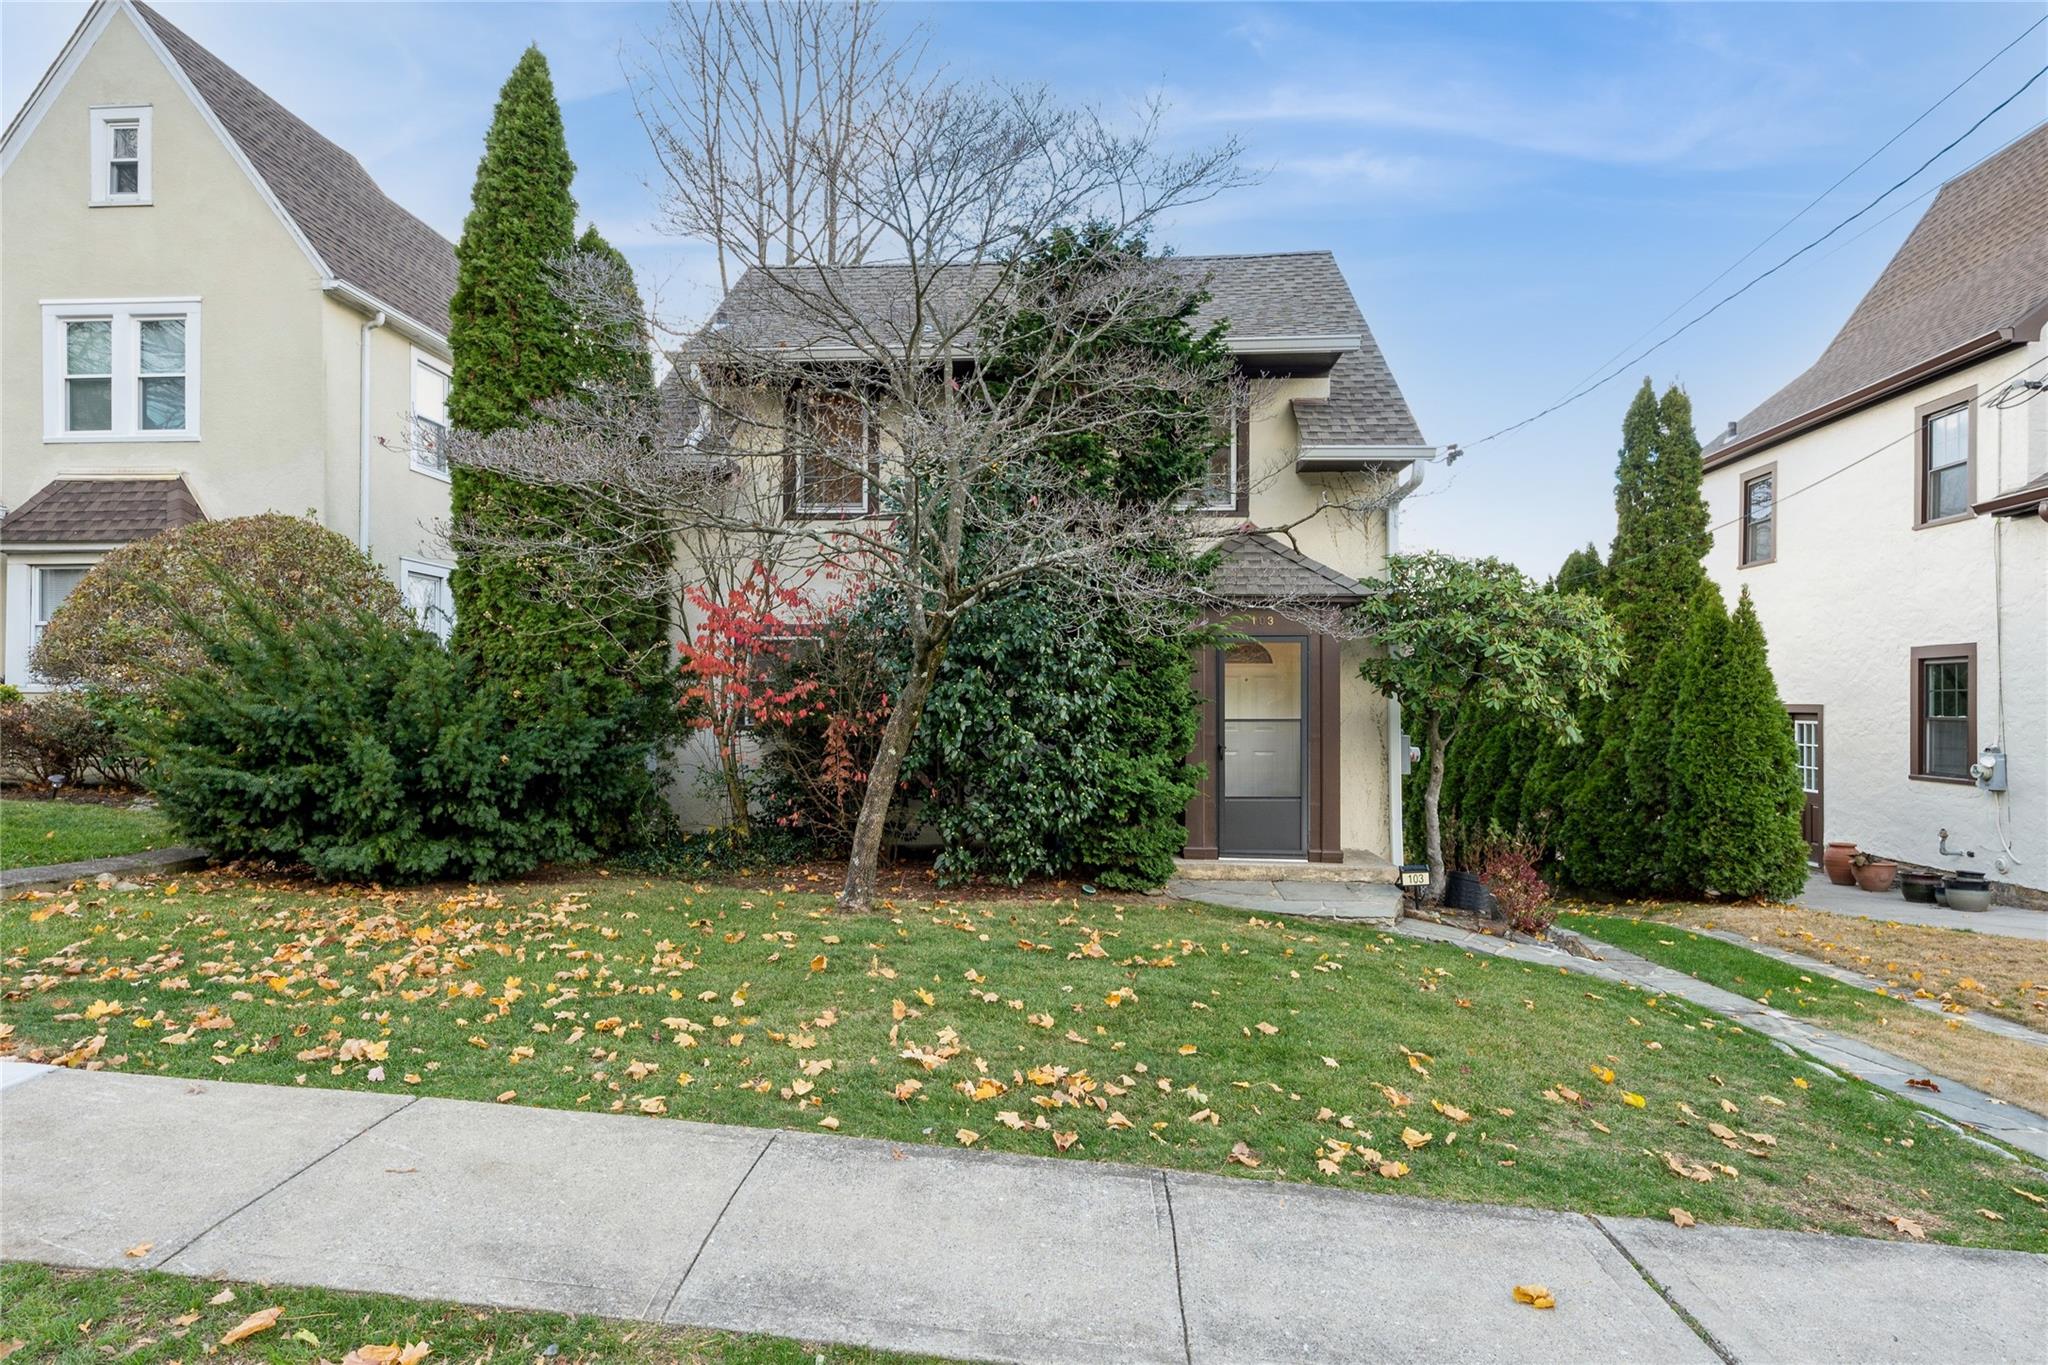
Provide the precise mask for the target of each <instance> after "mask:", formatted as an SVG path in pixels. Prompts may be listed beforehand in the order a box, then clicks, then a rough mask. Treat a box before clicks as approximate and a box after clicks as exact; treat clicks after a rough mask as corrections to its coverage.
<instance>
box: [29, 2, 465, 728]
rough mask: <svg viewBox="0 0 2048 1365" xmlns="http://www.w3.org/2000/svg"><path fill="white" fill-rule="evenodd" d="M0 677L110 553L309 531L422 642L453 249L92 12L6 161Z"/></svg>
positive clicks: (317, 145) (443, 620)
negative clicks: (169, 532)
mask: <svg viewBox="0 0 2048 1365" xmlns="http://www.w3.org/2000/svg"><path fill="white" fill-rule="evenodd" d="M0 237H4V240H5V242H6V251H5V256H4V259H0V508H4V513H0V569H4V576H5V590H4V608H0V635H4V664H0V673H4V677H5V679H6V681H8V682H10V683H14V684H17V685H22V686H27V687H30V688H34V687H37V686H39V683H38V681H37V680H36V679H35V678H34V677H33V676H32V675H31V674H30V672H29V669H28V662H27V661H28V654H29V650H30V648H31V646H32V645H33V643H34V641H35V639H36V637H37V634H38V633H39V631H40V629H41V627H42V625H43V623H44V622H46V621H47V620H48V619H49V616H50V613H51V612H52V611H54V610H55V608H56V606H57V604H58V603H59V602H61V601H62V600H63V597H64V595H65V594H66V593H67V592H68V591H69V590H70V588H71V587H72V586H73V585H74V584H75V583H76V582H77V581H78V579H79V578H80V577H82V576H83V574H84V572H85V570H86V569H87V568H89V567H90V566H91V565H92V564H93V563H95V562H96V561H97V560H98V559H99V558H100V557H101V556H102V555H104V554H105V553H106V552H107V551H108V550H110V549H113V548H114V547H115V546H117V545H120V544H123V543H125V542H127V541H130V540H134V539H137V538H140V537H144V536H148V535H153V534H155V533H157V532H159V531H162V530H165V529H168V528H170V527H173V526H177V525H181V524H184V523H186V522H190V521H193V520H197V519H200V518H204V517H210V518H221V517H232V516H242V515H248V514H252V513H258V512H269V511H276V512H285V513H290V514H293V515H307V514H309V513H310V515H311V516H312V517H313V518H314V519H315V520H317V521H319V522H320V523H321V524H322V525H324V526H327V527H330V528H331V529H333V530H335V531H337V532H339V533H341V534H342V535H345V536H348V537H350V538H352V539H354V540H355V541H356V542H357V543H358V544H359V545H361V546H363V547H364V548H365V549H366V550H367V551H368V552H369V553H370V554H371V555H372V556H374V557H375V559H376V560H377V562H378V563H379V564H381V565H382V566H383V567H384V568H385V569H386V570H387V571H388V572H389V573H390V574H391V576H392V577H393V579H394V580H395V581H396V582H397V583H398V584H399V585H400V587H401V589H402V590H404V591H405V592H406V594H407V595H408V597H409V598H410V600H411V601H412V602H413V603H414V606H415V610H416V611H418V612H419V613H420V614H421V616H422V619H423V620H425V621H427V622H428V623H429V624H431V625H433V626H435V627H437V628H441V629H445V628H446V626H447V625H448V624H449V623H450V622H451V621H452V616H451V615H450V613H451V612H452V600H451V599H450V598H449V596H448V585H447V577H448V572H449V569H450V567H451V562H452V561H451V557H450V555H449V553H448V550H447V548H446V546H445V545H443V544H441V543H440V540H439V534H440V533H439V531H438V530H437V527H438V525H439V524H440V523H441V522H443V521H445V519H446V517H447V514H448V487H449V485H448V476H447V470H446V465H445V462H444V461H443V460H442V458H441V456H440V454H439V452H438V451H437V450H436V448H435V444H436V443H435V442H434V440H433V439H432V432H433V429H434V428H433V425H432V424H433V423H438V422H443V421H445V418H446V402H447V392H448V375H449V365H448V359H449V356H448V340H447V335H448V303H449V299H450V297H451V295H452V294H453V292H454V287H455V252H454V248H453V247H452V246H451V245H450V244H449V243H448V242H447V240H446V239H444V238H443V237H441V236H440V234H438V233H436V232H435V231H434V230H433V229H432V228H430V227H428V226H427V225H426V224H425V223H423V222H421V221H420V220H419V219H418V218H416V217H414V216H413V215H412V214H410V213H408V212H406V211H405V210H404V209H403V208H401V207H399V206H398V205H397V204H395V203H393V202H392V201H391V200H390V199H389V198H388V197H386V196H385V195H384V193H383V192H382V191H381V190H379V189H378V188H377V185H376V184H375V182H374V181H372V180H371V179H370V177H369V175H368V174H367V173H365V172H364V170H363V168H362V166H361V165H360V164H359V163H358V162H357V161H356V159H355V158H354V157H352V156H350V155H349V154H348V153H347V152H345V151H343V150H342V149H341V148H339V147H337V146H335V145H334V144H333V143H332V142H330V141H329V140H328V139H326V138H325V137H322V136H321V135H320V134H319V133H318V132H317V131H315V130H314V129H313V128H311V127H309V126H308V125H307V124H306V123H305V122H303V121H302V120H300V119H299V118H297V117H295V116H294V115H293V114H292V113H291V112H290V111H288V110H287V109H285V108H284V107H283V106H282V105H281V104H279V103H278V102H277V101H276V100H274V99H272V98H271V97H270V96H268V95H266V94H265V93H263V91H261V90H260V89H258V88H257V87H256V86H255V85H254V84H252V83H251V82H250V81H249V80H247V79H246V78H245V77H243V76H242V75H240V74H239V73H237V72H235V71H233V70H231V69H229V68H228V67H227V66H226V65H225V64H224V63H222V62H221V61H220V60H219V59H218V58H217V57H215V56H214V55H213V54H212V53H210V52H208V51H207V50H206V49H205V48H203V47H201V46H200V45H199V44H198V43H196V42H194V41H193V40H192V39H191V38H190V37H189V36H188V35H186V34H185V33H183V32H182V31H180V30H179V29H178V28H176V27H175V26H174V25H172V24H170V23H169V22H168V21H166V20H165V19H164V18H163V16H161V15H160V14H158V13H156V12H155V11H154V10H152V9H151V8H149V7H148V6H147V5H143V4H136V3H132V0H101V2H100V3H96V4H94V5H93V6H92V7H91V9H90V10H89V11H88V12H87V13H86V16H85V18H84V20H83V21H82V22H81V23H80V24H79V26H78V28H77V30H76V31H75V32H74V33H73V34H72V35H71V38H70V40H69V41H68V42H67V43H66V44H65V46H64V48H63V50H62V52H61V53H60V54H59V55H58V57H57V60H56V62H55V63H54V64H53V65H52V66H51V67H50V69H49V71H48V72H47V73H46V74H45V75H44V76H43V79H42V81H41V82H40V83H39V84H38V85H37V86H36V88H35V90H34V91H33V92H32V93H31V95H30V96H29V99H28V101H27V103H26V104H24V105H23V107H22V109H21V111H20V113H19V114H18V115H17V116H16V118H15V119H14V121H13V122H12V123H11V124H10V125H9V126H8V127H7V130H6V133H5V136H4V140H0Z"/></svg>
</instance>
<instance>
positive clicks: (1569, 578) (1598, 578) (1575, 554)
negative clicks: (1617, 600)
mask: <svg viewBox="0 0 2048 1365" xmlns="http://www.w3.org/2000/svg"><path fill="white" fill-rule="evenodd" d="M1550 585H1551V586H1552V587H1554V588H1556V589H1557V590H1558V591H1559V592H1589V593H1592V594H1593V595H1594V596H1595V597H1598V596H1600V594H1601V591H1602V590H1603V589H1604V588H1605V587H1606V586H1607V566H1606V565H1605V564H1602V563H1601V562H1600V551H1599V549H1598V548H1597V547H1596V546H1595V545H1594V544H1593V542H1592V541H1590V540H1589V541H1587V542H1586V544H1585V545H1584V546H1583V547H1581V548H1580V549H1577V550H1573V551H1572V552H1571V553H1570V554H1568V555H1566V556H1565V557H1564V563H1562V564H1560V565H1558V567H1557V574H1556V576H1555V577H1553V578H1552V579H1551V580H1550Z"/></svg>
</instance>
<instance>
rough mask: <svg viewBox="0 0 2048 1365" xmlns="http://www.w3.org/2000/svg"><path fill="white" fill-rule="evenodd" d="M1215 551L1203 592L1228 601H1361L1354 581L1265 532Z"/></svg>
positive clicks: (1233, 540)
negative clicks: (1215, 562)
mask: <svg viewBox="0 0 2048 1365" xmlns="http://www.w3.org/2000/svg"><path fill="white" fill-rule="evenodd" d="M1218 548H1219V549H1220V551H1221V554H1220V555H1219V557H1218V559H1217V564H1216V568H1215V569H1214V570H1213V571H1212V572H1211V573H1210V575H1209V581H1208V584H1207V587H1208V590H1209V592H1210V593H1211V594H1212V595H1214V596H1216V597H1219V598H1222V599H1223V600H1224V601H1226V602H1355V601H1357V600H1358V599H1359V598H1361V597H1363V596H1365V589H1364V587H1363V586H1361V585H1360V584H1359V582H1358V580H1357V579H1355V578H1349V577H1347V576H1345V575H1344V574H1341V573H1338V572H1337V571H1336V570H1335V569H1333V568H1331V567H1330V566H1329V565H1327V564H1319V563H1317V562H1316V561H1315V560H1313V559H1310V558H1309V557H1308V556H1307V555H1305V554H1303V553H1301V551H1299V550H1297V549H1295V548H1293V547H1292V546H1290V545H1288V544H1286V543H1285V542H1284V541H1280V540H1277V539H1275V538H1274V537H1272V536H1270V535H1267V534H1266V533H1265V532H1263V531H1260V532H1254V533H1251V534H1248V535H1234V536H1231V537H1229V538H1228V539H1227V540H1225V541H1224V542H1223V543H1222V545H1221V546H1219V547H1218Z"/></svg>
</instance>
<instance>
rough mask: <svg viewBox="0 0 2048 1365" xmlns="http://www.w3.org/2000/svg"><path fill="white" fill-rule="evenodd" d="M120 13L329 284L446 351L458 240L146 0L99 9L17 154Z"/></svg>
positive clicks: (36, 104)
mask: <svg viewBox="0 0 2048 1365" xmlns="http://www.w3.org/2000/svg"><path fill="white" fill-rule="evenodd" d="M121 13H125V14H126V15H127V16H128V17H129V18H130V19H132V20H133V21H134V23H135V25H136V27H137V29H138V30H139V31H140V32H141V33H142V35H143V37H144V39H145V40H146V41H147V42H148V43H149V44H150V46H151V47H153V48H154V49H155V50H156V51H157V53H158V55H159V56H160V57H162V59H163V60H164V62H165V63H166V64H167V65H168V66H169V67H170V68H171V70H172V74H173V76H174V77H176V78H178V80H179V82H180V83H181V84H182V85H183V86H184V87H185V88H186V89H187V90H188V91H189V92H190V93H191V95H192V97H193V99H194V100H195V101H197V102H198V104H199V106H200V112H201V113H202V114H203V115H204V116H206V117H207V119H208V120H209V121H210V122H211V123H212V124H213V125H214V126H215V127H216V128H217V129H218V130H219V132H220V134H221V136H222V138H223V139H224V140H225V141H226V142H227V143H228V150H229V151H230V152H231V153H232V154H233V155H234V156H235V157H236V158H237V159H238V160H239V161H240V162H241V163H242V164H243V165H244V166H245V168H246V169H247V170H248V171H249V174H250V176H251V178H252V179H253V180H255V182H256V187H257V190H258V191H259V192H260V193H261V194H262V195H263V196H264V197H265V198H266V199H267V200H268V201H269V202H270V204H271V206H272V207H273V208H274V209H275V210H276V212H277V214H278V216H279V217H280V218H281V219H282V220H283V221H284V223H285V225H286V227H287V229H288V230H289V231H291V232H292V233H293V235H294V236H295V237H296V238H297V240H298V241H299V243H300V245H301V246H302V247H303V248H304V249H305V251H306V252H307V254H308V255H309V256H310V257H311V258H312V262H313V266H314V268H315V269H317V270H318V271H319V272H320V274H321V276H322V278H323V282H324V283H325V284H326V285H327V287H330V288H332V287H335V286H345V287H349V288H352V289H353V290H354V291H355V292H356V293H358V294H361V295H367V296H368V298H367V300H366V302H367V303H369V304H371V305H374V306H376V307H379V308H384V309H387V310H389V311H391V312H393V313H395V314H398V315H400V317H401V318H402V319H404V320H406V321H409V322H410V323H412V324H413V329H414V330H416V331H421V332H424V333H426V334H427V337H428V339H429V340H434V341H438V342H440V343H441V344H442V345H444V346H445V344H446V339H447V335H448V303H449V300H450V299H451V298H452V297H453V296H454V293H455V248H454V247H453V246H452V245H450V244H449V242H448V240H447V238H445V237H443V236H441V234H439V233H438V232H436V231H434V230H433V229H432V228H431V227H428V226H427V225H426V224H425V223H424V222H422V221H421V220H420V219H418V218H417V217H415V216H413V215H412V214H411V213H408V212H407V211H406V210H405V209H403V208H401V207H399V205H397V204H396V203H394V202H393V201H392V200H391V199H390V198H389V197H388V196H387V195H386V194H385V193H384V192H383V191H382V190H381V189H379V188H377V183H376V182H375V181H374V180H372V179H371V178H370V175H369V172H367V171H365V170H364V169H363V167H362V163H361V162H359V161H357V160H356V159H355V158H354V157H353V156H351V155H349V154H348V153H347V152H346V151H343V150H342V149H341V148H340V147H338V146H336V145H335V144H334V143H333V142H331V141H329V140H328V139H327V138H325V137H323V136H322V135H321V134H320V133H319V132H318V131H317V130H315V129H314V128H313V127H312V126H311V125H310V124H308V123H306V122H305V120H303V119H301V118H299V117H298V116H297V115H295V114H293V113H292V112H291V111H290V110H288V109H286V108H285V107H284V106H283V105H281V104H279V103H278V102H277V101H276V100H274V99H272V98H271V97H270V96H269V95H266V94H265V93H263V91H261V90H259V89H258V88H257V87H256V86H255V85H254V84H252V83H251V82H250V81H249V80H248V79H247V78H245V77H244V76H242V75H241V74H240V73H239V72H237V71H235V70H234V69H233V68H232V67H230V66H228V65H227V63H225V62H223V61H221V60H220V58H218V57H216V56H214V55H213V53H211V52H209V51H207V50H206V49H205V48H204V47H202V46H200V45H199V43H197V42H195V41H194V40H193V39H192V37H191V36H190V35H189V34H187V33H186V32H185V31H184V30H182V29H180V28H179V27H177V25H175V24H173V23H171V22H170V21H169V20H168V19H166V18H164V17H163V16H162V15H161V14H158V13H157V12H156V11H155V10H154V9H151V8H150V7H149V6H148V5H146V4H142V3H140V2H139V0H95V3H94V4H93V6H92V8H91V9H89V10H88V11H87V12H86V15H85V18H84V19H83V20H81V21H80V22H79V25H78V28H77V29H76V30H75V31H74V32H73V33H72V35H71V38H70V40H69V41H68V42H67V43H66V44H65V46H64V50H63V51H62V52H60V53H59V54H58V56H57V59H56V61H54V62H53V63H51V66H50V69H49V70H48V71H47V72H45V73H44V75H43V78H42V80H41V81H40V82H39V83H38V84H37V86H36V89H35V91H34V92H33V93H32V94H31V95H30V97H29V99H28V101H27V103H25V104H24V105H23V106H22V108H21V111H20V113H19V114H17V115H16V117H15V118H14V120H13V122H11V123H10V124H9V125H8V128H7V133H6V137H5V143H6V146H7V154H8V156H10V157H11V156H12V154H13V151H14V148H15V147H16V146H17V145H18V140H19V139H20V138H21V137H23V136H25V135H26V133H27V132H28V131H29V130H31V129H32V128H33V127H34V125H35V123H36V121H37V120H38V119H39V118H40V116H41V111H42V109H43V108H44V107H46V105H47V103H48V102H49V101H50V100H52V99H54V98H55V95H56V92H57V91H58V90H59V89H61V88H62V86H63V83H64V81H65V80H66V79H68V77H69V75H70V72H71V70H72V69H75V67H76V65H77V63H78V61H80V60H81V59H82V58H83V56H84V54H85V51H86V50H87V49H88V48H89V47H90V45H91V44H92V42H94V41H96V39H97V37H98V35H99V34H100V33H101V32H102V31H103V30H104V28H105V25H106V24H107V23H108V22H109V21H110V20H111V19H112V18H113V16H114V15H116V14H121Z"/></svg>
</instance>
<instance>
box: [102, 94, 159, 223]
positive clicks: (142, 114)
mask: <svg viewBox="0 0 2048 1365" xmlns="http://www.w3.org/2000/svg"><path fill="white" fill-rule="evenodd" d="M91 142H92V167H91V172H92V194H91V202H92V203H94V204H147V203H149V202H150V188H151V186H150V181H151V174H150V160H151V157H150V107H149V106H148V105H146V104H139V105H124V106H121V107H118V108H109V107H101V108H96V109H94V110H93V111H92V139H91Z"/></svg>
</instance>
